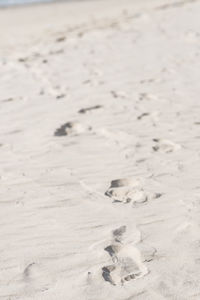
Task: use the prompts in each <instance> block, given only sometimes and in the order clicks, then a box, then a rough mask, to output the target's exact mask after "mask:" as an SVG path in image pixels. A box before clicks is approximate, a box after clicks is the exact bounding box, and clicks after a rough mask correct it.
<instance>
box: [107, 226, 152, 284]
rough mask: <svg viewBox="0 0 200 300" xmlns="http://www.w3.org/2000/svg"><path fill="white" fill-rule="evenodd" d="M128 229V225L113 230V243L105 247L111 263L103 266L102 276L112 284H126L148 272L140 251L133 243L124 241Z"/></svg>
mask: <svg viewBox="0 0 200 300" xmlns="http://www.w3.org/2000/svg"><path fill="white" fill-rule="evenodd" d="M126 230H127V228H126V226H121V227H119V228H117V229H115V230H113V232H112V240H111V244H110V245H108V246H107V247H106V248H104V250H105V251H106V252H107V253H108V255H109V256H110V259H111V264H109V265H106V266H104V267H103V268H102V277H103V279H104V280H105V281H108V282H109V283H110V284H112V285H119V284H124V283H125V282H126V281H130V280H133V279H138V278H141V277H143V276H145V275H146V274H147V273H148V269H147V267H146V266H145V265H144V263H143V259H142V257H141V253H140V251H139V250H138V249H137V248H136V247H134V246H133V245H131V244H125V243H124V239H123V236H124V234H125V232H126Z"/></svg>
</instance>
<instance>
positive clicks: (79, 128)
mask: <svg viewBox="0 0 200 300" xmlns="http://www.w3.org/2000/svg"><path fill="white" fill-rule="evenodd" d="M91 129H92V128H91V127H90V126H83V125H82V124H80V123H79V122H67V123H65V124H63V125H61V126H60V127H59V128H58V129H56V131H55V132H54V135H55V136H65V135H78V134H81V133H84V132H86V131H90V130H91Z"/></svg>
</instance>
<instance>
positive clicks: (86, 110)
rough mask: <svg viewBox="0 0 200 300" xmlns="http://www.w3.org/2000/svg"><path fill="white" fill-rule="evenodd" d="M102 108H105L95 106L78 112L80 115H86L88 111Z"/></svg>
mask: <svg viewBox="0 0 200 300" xmlns="http://www.w3.org/2000/svg"><path fill="white" fill-rule="evenodd" d="M102 107H103V106H102V105H95V106H91V107H86V108H82V109H80V110H79V111H78V112H79V114H85V113H87V112H88V111H91V110H95V109H99V108H102Z"/></svg>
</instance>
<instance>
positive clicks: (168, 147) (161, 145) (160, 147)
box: [153, 139, 181, 153]
mask: <svg viewBox="0 0 200 300" xmlns="http://www.w3.org/2000/svg"><path fill="white" fill-rule="evenodd" d="M153 141H154V142H155V143H156V145H155V146H153V150H154V151H160V152H162V153H171V152H174V151H177V150H180V149H181V146H180V145H179V144H176V143H174V142H172V141H170V140H165V139H153Z"/></svg>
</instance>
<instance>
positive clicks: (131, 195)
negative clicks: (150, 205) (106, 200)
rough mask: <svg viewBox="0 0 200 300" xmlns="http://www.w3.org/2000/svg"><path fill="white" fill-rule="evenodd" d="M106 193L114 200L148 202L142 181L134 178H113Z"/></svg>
mask: <svg viewBox="0 0 200 300" xmlns="http://www.w3.org/2000/svg"><path fill="white" fill-rule="evenodd" d="M105 195H106V196H108V197H110V198H112V199H113V201H114V202H123V203H129V202H131V201H133V202H140V203H141V202H146V201H147V196H146V194H145V192H144V191H143V190H142V189H141V181H140V180H139V179H133V178H123V179H116V180H112V181H111V184H110V187H109V188H108V190H107V191H106V192H105Z"/></svg>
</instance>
